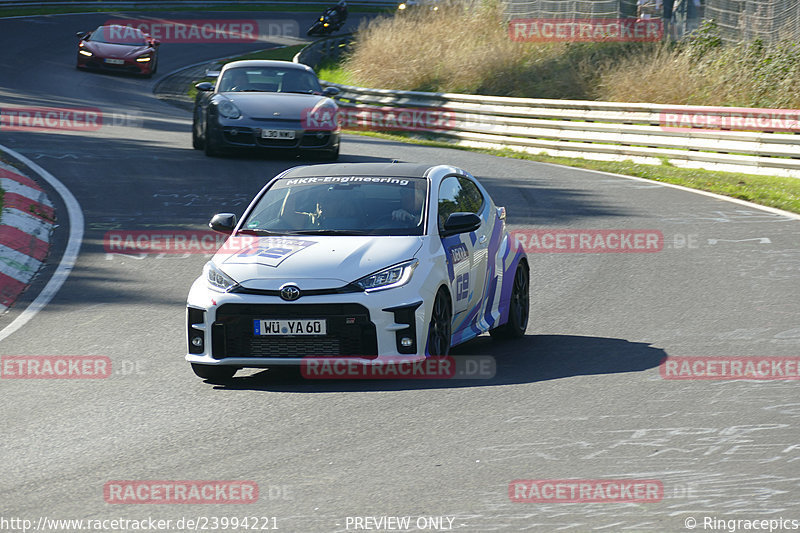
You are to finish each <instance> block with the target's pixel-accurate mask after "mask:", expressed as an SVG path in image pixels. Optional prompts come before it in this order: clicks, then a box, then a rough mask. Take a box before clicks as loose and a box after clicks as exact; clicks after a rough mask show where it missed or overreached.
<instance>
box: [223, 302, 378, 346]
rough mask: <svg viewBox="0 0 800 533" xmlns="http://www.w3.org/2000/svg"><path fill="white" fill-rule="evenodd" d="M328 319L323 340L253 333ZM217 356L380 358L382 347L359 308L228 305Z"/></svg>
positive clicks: (329, 305)
mask: <svg viewBox="0 0 800 533" xmlns="http://www.w3.org/2000/svg"><path fill="white" fill-rule="evenodd" d="M304 318H306V319H325V320H326V325H327V334H326V335H320V336H306V335H297V336H292V335H281V336H263V335H255V334H254V332H253V321H254V320H265V319H304ZM211 339H212V341H211V346H212V356H213V357H214V358H215V359H221V358H224V357H277V358H281V357H309V356H332V355H333V356H336V355H349V356H375V355H377V353H378V341H377V335H376V331H375V325H374V324H373V323H372V322H371V321H370V318H369V311H368V310H367V309H366V308H365V307H364V306H362V305H358V304H318V305H313V304H224V305H221V306H220V307H219V309H217V321H216V322H215V323H214V325H213V327H212V330H211Z"/></svg>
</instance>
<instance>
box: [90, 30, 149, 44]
mask: <svg viewBox="0 0 800 533" xmlns="http://www.w3.org/2000/svg"><path fill="white" fill-rule="evenodd" d="M88 40H89V41H93V42H96V43H106V44H127V45H132V46H145V45H146V44H147V40H146V39H145V37H144V33H142V30H138V29H136V28H131V27H130V26H100V27H99V28H97V29H96V30H94V31H93V32H92V34H91V35H90V36H89V39H88Z"/></svg>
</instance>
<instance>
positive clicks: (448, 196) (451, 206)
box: [439, 176, 461, 231]
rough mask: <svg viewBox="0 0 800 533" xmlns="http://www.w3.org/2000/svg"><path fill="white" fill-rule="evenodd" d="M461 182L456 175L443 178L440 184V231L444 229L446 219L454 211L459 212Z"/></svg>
mask: <svg viewBox="0 0 800 533" xmlns="http://www.w3.org/2000/svg"><path fill="white" fill-rule="evenodd" d="M460 194H461V183H460V182H459V181H458V178H456V177H455V176H450V177H449V178H445V179H443V180H442V183H441V184H440V185H439V231H442V230H443V229H444V221H445V220H447V217H449V216H450V215H451V214H453V213H457V212H458V206H459V200H458V198H459V195H460Z"/></svg>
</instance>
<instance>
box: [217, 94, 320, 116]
mask: <svg viewBox="0 0 800 533" xmlns="http://www.w3.org/2000/svg"><path fill="white" fill-rule="evenodd" d="M220 94H222V95H223V96H225V97H226V98H227V99H228V100H230V101H232V102H233V103H234V104H236V107H238V108H239V111H241V112H242V115H244V116H246V117H249V118H258V119H269V120H273V119H276V118H277V119H294V120H300V118H301V117H303V116H304V110H305V112H306V113H307V112H308V111H309V110H311V109H313V108H314V106H316V105H317V104H319V103H320V102H322V101H323V100H330V99H329V98H328V97H326V96H320V95H317V94H294V93H244V92H226V93H220ZM275 113H280V115H275Z"/></svg>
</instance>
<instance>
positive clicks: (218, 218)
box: [208, 213, 236, 235]
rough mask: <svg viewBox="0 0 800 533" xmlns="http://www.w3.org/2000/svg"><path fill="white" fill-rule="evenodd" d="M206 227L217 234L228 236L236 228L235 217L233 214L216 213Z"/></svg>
mask: <svg viewBox="0 0 800 533" xmlns="http://www.w3.org/2000/svg"><path fill="white" fill-rule="evenodd" d="M208 227H209V228H211V229H213V230H214V231H216V232H218V233H224V234H226V235H230V234H231V233H233V228H235V227H236V215H234V214H233V213H217V214H216V215H214V216H213V217H212V218H211V222H209V223H208Z"/></svg>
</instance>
